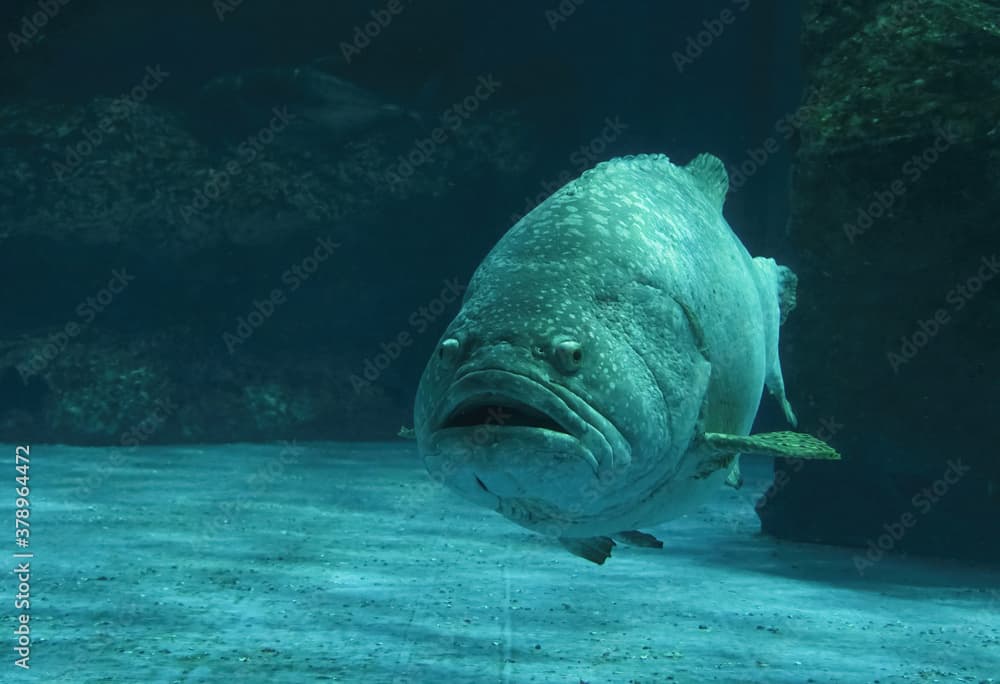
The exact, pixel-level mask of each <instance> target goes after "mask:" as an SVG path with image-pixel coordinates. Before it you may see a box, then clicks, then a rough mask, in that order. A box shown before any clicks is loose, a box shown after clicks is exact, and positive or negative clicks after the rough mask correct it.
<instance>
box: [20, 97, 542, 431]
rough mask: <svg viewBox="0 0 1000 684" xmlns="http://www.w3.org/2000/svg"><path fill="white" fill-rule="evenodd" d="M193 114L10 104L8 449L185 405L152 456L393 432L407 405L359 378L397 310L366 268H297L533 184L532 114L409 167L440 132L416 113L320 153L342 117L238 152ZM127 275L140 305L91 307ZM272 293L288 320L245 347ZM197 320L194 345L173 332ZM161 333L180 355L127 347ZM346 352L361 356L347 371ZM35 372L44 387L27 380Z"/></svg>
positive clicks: (258, 139)
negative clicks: (386, 310)
mask: <svg viewBox="0 0 1000 684" xmlns="http://www.w3.org/2000/svg"><path fill="white" fill-rule="evenodd" d="M323 84H325V85H327V86H329V85H330V82H329V81H326V80H324V81H323ZM179 112H180V108H179V107H170V106H161V105H159V104H154V103H152V102H138V101H132V100H129V99H128V98H106V97H98V98H93V99H91V100H89V101H87V102H85V103H82V104H66V103H62V104H57V103H54V102H50V101H46V100H38V99H17V98H13V99H10V100H7V101H5V102H4V103H3V104H2V105H0V212H2V214H3V216H4V221H3V224H2V226H0V241H2V243H3V249H2V250H0V265H2V267H3V269H4V272H5V274H6V277H7V278H9V280H10V282H17V283H18V287H17V296H16V297H9V301H7V302H6V303H5V313H6V314H7V315H9V320H11V321H16V325H13V326H10V327H8V328H7V329H6V330H5V332H4V334H3V336H0V388H4V387H8V386H9V388H10V394H8V395H7V398H6V399H5V400H4V401H2V402H0V430H2V432H3V434H7V435H9V436H10V438H11V440H12V441H18V440H23V439H27V438H29V437H31V438H34V439H38V440H45V441H58V442H66V443H88V444H113V443H118V442H119V441H120V440H121V435H122V433H123V432H125V431H127V430H128V429H129V426H132V425H135V424H137V423H141V422H142V421H143V420H144V415H145V413H147V412H148V411H150V410H152V408H151V406H152V404H151V403H150V402H152V401H154V400H155V399H164V398H169V399H170V400H171V401H175V402H176V404H177V406H178V407H179V408H178V409H177V411H176V414H174V415H175V417H174V419H173V420H172V421H166V422H165V423H164V426H162V427H161V428H158V429H157V430H156V431H155V434H154V435H152V436H151V437H150V438H149V439H150V440H156V441H171V440H173V441H178V440H179V441H189V440H196V441H204V440H212V441H214V440H248V439H264V440H269V439H278V438H283V436H288V437H292V436H295V437H298V438H306V437H307V436H311V437H312V438H315V439H321V438H322V439H330V438H342V439H351V438H362V437H367V438H379V437H381V438H388V437H390V436H392V435H394V434H395V432H396V430H397V428H398V426H399V423H401V422H403V420H404V419H405V416H406V415H407V414H408V413H409V402H410V398H409V397H408V396H405V395H404V394H403V393H401V392H398V391H397V390H396V389H394V385H393V383H394V382H396V379H395V378H389V377H388V376H387V377H385V378H382V379H380V383H379V384H378V385H377V386H375V385H373V386H370V387H367V388H365V389H364V390H356V389H355V388H354V387H353V386H352V384H351V383H350V382H349V380H348V378H349V376H350V375H351V374H356V373H357V372H358V371H359V368H361V367H362V366H363V364H364V357H365V355H366V354H370V352H371V348H372V347H371V346H370V345H372V342H371V340H370V339H368V338H364V337H363V335H364V334H365V333H364V330H363V329H361V328H359V327H358V326H355V325H351V324H350V323H349V322H350V321H354V320H358V319H360V318H361V317H368V316H371V315H372V311H373V310H374V307H375V306H381V304H379V303H378V302H377V299H378V298H377V297H372V296H369V295H367V294H365V295H359V294H358V292H357V290H358V284H357V280H356V279H355V280H352V279H351V278H350V277H349V276H351V275H352V273H353V270H352V269H354V268H355V265H354V264H356V263H357V262H358V259H359V258H358V257H357V256H356V257H355V259H354V263H353V264H352V263H351V260H344V259H340V260H339V261H338V266H337V268H336V269H334V268H323V269H322V271H321V272H320V273H319V275H317V276H315V277H313V278H311V279H310V281H309V283H308V286H307V287H302V285H303V284H304V283H305V277H303V276H301V275H297V274H296V273H295V272H294V269H295V268H296V267H298V266H300V265H301V264H302V263H303V262H304V260H305V259H311V258H312V255H313V254H314V252H315V250H317V249H319V247H317V245H319V244H321V243H323V242H324V241H325V242H326V243H328V244H342V243H350V242H353V243H355V244H357V243H359V242H365V241H367V242H370V243H375V244H376V245H378V247H377V248H378V249H380V250H391V249H396V248H397V246H396V245H400V244H405V243H406V241H407V240H409V241H412V242H413V243H415V244H422V241H423V240H424V239H425V238H424V237H423V236H422V235H421V233H420V231H410V233H409V234H407V235H400V232H401V231H400V230H399V229H398V226H399V225H400V224H401V222H402V221H403V220H404V217H405V218H406V219H411V218H412V215H413V212H414V211H415V210H414V206H415V204H414V203H420V204H419V206H420V207H430V206H432V205H433V204H434V203H435V202H436V201H437V199H438V198H440V197H443V196H445V195H447V194H449V193H453V192H456V191H460V190H461V188H462V187H463V184H480V185H483V184H486V183H488V182H490V181H492V180H494V179H496V178H503V177H514V176H516V175H517V174H518V173H520V172H522V171H523V169H524V167H525V165H526V164H528V163H531V160H533V159H534V156H535V152H534V150H533V149H532V145H531V144H530V143H529V138H528V137H527V136H526V134H525V133H524V132H525V131H529V130H532V127H531V126H530V125H527V126H522V125H520V124H519V123H518V122H519V121H520V118H521V117H520V115H519V114H518V113H517V112H516V111H515V110H511V109H506V110H504V109H497V110H495V111H484V112H481V113H479V114H477V116H476V117H475V118H469V119H468V120H466V121H463V122H462V125H461V127H460V128H457V129H454V130H449V131H448V138H447V144H443V145H439V146H438V147H437V149H436V150H435V153H434V155H433V157H432V158H429V159H426V160H424V161H423V162H422V163H421V164H419V166H418V167H417V168H416V169H413V170H411V171H410V172H408V173H400V172H399V170H400V169H401V168H402V164H401V162H400V160H401V159H404V160H405V159H406V158H407V157H408V155H410V154H411V153H412V152H413V151H414V150H415V149H416V147H415V145H416V142H417V141H418V140H420V139H421V137H420V136H422V135H424V134H423V133H422V131H421V130H420V129H419V127H418V126H417V124H416V122H414V121H413V120H412V119H411V118H409V117H407V116H404V119H405V121H406V124H405V126H404V127H403V128H400V127H399V126H398V125H396V124H397V123H398V121H397V122H396V123H393V124H392V125H387V126H382V125H381V124H380V123H379V122H369V123H367V124H366V128H365V135H364V136H363V137H362V136H353V135H352V136H350V139H348V140H341V141H340V142H339V143H338V144H337V145H335V146H331V147H328V148H322V147H319V146H317V145H315V144H312V143H311V142H310V140H309V139H308V136H297V135H295V134H294V128H295V126H296V125H299V124H303V125H305V126H306V127H310V126H311V127H312V130H313V131H315V130H317V127H327V128H328V127H329V125H330V122H329V121H328V120H323V119H322V118H320V119H317V120H315V121H312V122H306V121H305V120H304V117H305V114H304V113H301V112H300V113H297V112H296V110H295V108H294V107H290V108H288V109H287V110H283V109H282V108H281V106H280V105H279V104H276V105H275V107H274V108H273V109H271V110H267V111H265V112H264V114H265V115H266V118H265V119H264V120H263V121H261V123H260V126H259V127H258V129H257V130H255V131H254V132H253V133H251V134H250V135H248V136H247V137H245V138H242V139H239V140H233V141H228V142H223V143H222V144H219V142H218V141H214V142H212V143H207V142H206V141H203V140H202V139H201V138H200V137H199V136H198V135H197V134H196V133H195V132H194V131H193V129H192V126H191V120H190V118H189V117H187V116H185V115H184V114H183V113H179ZM296 117H298V118H296ZM390 118H391V117H390ZM300 119H301V120H300ZM372 249H374V248H372ZM355 254H357V252H356V253H355ZM383 255H384V252H383ZM372 259H373V260H374V259H375V256H374V255H373V256H372ZM306 263H311V262H306ZM313 266H315V264H313ZM122 267H125V268H126V270H127V271H128V272H129V273H130V278H134V281H135V282H134V283H130V284H129V285H128V287H127V289H125V291H124V294H121V295H120V296H117V295H116V296H115V298H114V300H113V301H111V302H110V303H102V304H101V305H100V307H98V308H92V307H91V306H90V305H89V304H86V301H87V300H86V298H87V297H93V296H95V295H98V294H99V293H103V294H107V295H108V296H110V293H109V292H105V290H106V288H105V287H104V284H105V283H106V282H107V281H108V278H109V274H110V273H112V272H113V271H114V270H115V269H121V268H122ZM312 272H313V271H312V270H309V274H311V273H312ZM307 275H308V274H307ZM354 275H356V273H354ZM275 287H280V288H284V292H285V293H286V294H288V295H289V300H290V301H292V300H293V301H292V303H290V304H288V305H287V306H285V307H284V308H283V309H282V311H281V312H280V313H279V314H278V316H279V317H281V321H280V322H278V321H275V322H273V323H268V324H267V325H266V326H264V331H263V332H256V329H255V330H254V331H252V332H253V334H254V339H253V341H252V343H250V344H248V345H246V346H243V345H240V348H239V349H238V350H232V349H229V350H227V346H228V345H227V343H226V342H225V341H224V339H223V334H224V333H225V332H227V331H232V330H234V329H235V328H236V326H237V324H238V322H239V321H240V320H242V319H243V318H246V317H247V316H248V315H249V314H253V315H259V314H258V313H254V312H255V307H256V305H257V303H258V302H259V301H263V299H264V298H265V297H266V296H267V295H268V293H269V292H272V291H273V289H274V288H275ZM387 287H388V286H387ZM293 291H294V292H295V294H294V297H293V296H292V295H291V293H292V292H293ZM103 294H102V296H103ZM78 302H79V305H78V306H77V308H74V305H76V304H77V303H78ZM331 303H337V305H336V306H335V307H331ZM331 308H333V309H334V313H333V315H322V316H316V315H315V312H317V311H327V310H329V309H331ZM286 312H293V313H289V314H287V315H286ZM403 321H404V322H405V321H406V314H405V313H404V314H403ZM181 325H183V326H186V327H187V330H188V332H187V333H185V334H182V335H179V336H178V335H174V334H173V333H172V332H171V331H173V330H175V329H176V328H177V327H178V326H181ZM71 327H72V328H73V330H74V331H75V332H72V333H68V332H67V331H68V330H69V329H70V328H71ZM140 330H141V331H143V332H141V333H140V332H139V331H140ZM158 334H164V335H168V336H169V337H170V338H171V339H174V340H175V342H176V346H169V345H168V346H161V347H159V348H157V349H153V350H150V351H149V352H148V354H147V355H146V356H143V358H142V359H139V358H135V357H133V356H131V355H130V353H129V352H128V351H127V350H128V348H130V347H131V346H132V345H134V344H138V343H139V340H140V338H141V337H143V336H151V337H155V336H156V335H158ZM330 340H336V344H334V345H333V348H335V349H341V350H350V352H353V356H351V355H350V352H348V351H345V356H344V357H342V358H341V357H337V358H333V357H332V356H331V342H330ZM181 343H183V344H181ZM46 350H50V351H53V355H52V359H48V358H44V357H45V356H46ZM39 359H42V360H41V361H39ZM32 362H34V364H35V365H36V366H38V367H39V368H38V371H37V372H32V373H29V374H24V373H22V372H21V371H20V370H19V367H22V368H23V367H25V364H29V365H30V364H31V363H32ZM272 366H273V368H272ZM191 368H199V369H201V370H202V372H200V373H192V372H191V371H190V369H191ZM248 368H249V369H254V370H253V373H254V378H256V379H254V378H251V377H248V376H247V375H246V374H247V373H248V372H249V371H248V370H247V369H248ZM397 370H398V369H397ZM227 374H228V377H231V380H229V381H226V382H221V381H219V378H220V377H222V376H227ZM257 376H259V377H257ZM397 384H398V383H397Z"/></svg>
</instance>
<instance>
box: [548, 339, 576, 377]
mask: <svg viewBox="0 0 1000 684" xmlns="http://www.w3.org/2000/svg"><path fill="white" fill-rule="evenodd" d="M555 362H556V366H557V367H558V368H559V370H561V371H562V372H563V373H575V372H577V371H578V370H580V365H581V364H582V363H583V347H582V345H581V344H580V343H579V342H577V341H576V340H563V341H561V342H558V343H557V344H556V345H555Z"/></svg>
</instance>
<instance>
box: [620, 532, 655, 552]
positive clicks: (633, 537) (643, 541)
mask: <svg viewBox="0 0 1000 684" xmlns="http://www.w3.org/2000/svg"><path fill="white" fill-rule="evenodd" d="M615 539H617V540H618V541H621V542H625V543H626V544H631V545H632V546H644V547H646V548H649V549H662V548H663V542H661V541H660V540H659V539H657V538H656V537H654V536H653V535H651V534H646V533H645V532H639V531H638V530H626V531H625V532H619V533H618V534H616V535H615Z"/></svg>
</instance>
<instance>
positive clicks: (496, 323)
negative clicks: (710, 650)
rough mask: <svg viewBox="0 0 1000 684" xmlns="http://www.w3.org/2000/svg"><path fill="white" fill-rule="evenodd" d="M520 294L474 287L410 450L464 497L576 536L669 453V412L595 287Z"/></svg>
mask: <svg viewBox="0 0 1000 684" xmlns="http://www.w3.org/2000/svg"><path fill="white" fill-rule="evenodd" d="M519 286H520V287H519V291H520V292H521V293H522V294H521V295H518V294H517V292H515V291H514V290H513V288H489V289H488V290H487V289H483V288H477V287H476V280H475V279H473V282H472V283H471V284H470V288H469V290H468V292H467V293H466V300H465V302H464V303H463V307H462V310H461V311H460V312H459V314H458V316H457V317H456V318H455V319H454V320H453V321H452V322H451V324H450V325H449V326H448V328H447V329H446V331H445V333H444V334H443V335H442V337H441V339H440V341H439V342H438V344H437V346H436V348H435V350H434V352H433V354H432V356H431V359H430V360H429V362H428V364H427V367H426V369H425V371H424V374H423V376H422V378H421V381H420V386H419V388H418V391H417V397H416V406H415V415H414V426H415V432H416V438H417V442H418V448H419V450H420V452H421V454H422V456H423V459H424V462H425V465H426V467H427V469H428V471H429V472H430V474H431V475H432V477H433V478H434V479H436V480H438V481H440V482H442V483H443V484H445V485H446V486H447V487H449V488H450V489H452V490H454V491H455V492H457V493H459V494H460V495H462V496H463V497H465V498H467V499H469V500H471V501H474V502H476V503H478V504H480V505H483V506H486V507H489V508H491V509H493V510H497V511H499V512H500V513H502V514H503V515H505V516H506V517H508V518H510V519H511V520H513V521H514V522H517V523H519V524H521V525H523V526H525V527H528V528H530V529H534V530H536V531H539V532H543V533H546V534H550V535H554V536H563V535H564V534H568V533H574V534H578V533H580V531H581V530H584V529H587V528H588V525H591V523H595V524H596V523H597V521H600V520H602V519H606V518H607V517H609V515H610V513H609V512H610V511H614V510H615V509H621V508H622V507H627V506H629V505H630V503H631V502H630V498H631V497H633V496H634V494H635V491H634V485H635V483H636V482H637V481H638V480H641V479H642V478H648V476H649V474H650V472H651V471H652V470H653V469H654V468H655V467H656V464H655V463H653V462H651V459H650V458H649V457H650V456H651V455H653V454H660V453H661V452H662V450H663V449H664V447H665V446H667V445H668V441H667V439H666V434H665V426H666V424H667V423H668V421H669V416H668V415H667V409H666V407H665V405H664V401H663V394H662V392H661V391H660V388H659V387H658V384H657V378H656V377H654V374H653V371H652V370H651V368H650V366H649V364H648V363H647V360H646V358H644V355H645V352H646V351H647V350H644V349H641V348H637V347H636V345H635V344H632V343H630V342H629V341H628V334H629V331H628V330H625V329H623V326H626V327H627V326H628V325H630V324H629V323H628V322H627V321H624V320H622V316H621V315H620V313H619V314H614V315H608V316H602V302H600V301H596V300H595V297H594V293H591V292H582V293H581V292H578V291H560V292H555V291H553V290H552V289H551V288H550V289H548V290H546V289H545V288H546V286H544V285H541V284H540V285H539V288H537V289H534V288H530V287H529V288H524V283H523V282H522V283H519ZM525 292H527V293H531V294H525Z"/></svg>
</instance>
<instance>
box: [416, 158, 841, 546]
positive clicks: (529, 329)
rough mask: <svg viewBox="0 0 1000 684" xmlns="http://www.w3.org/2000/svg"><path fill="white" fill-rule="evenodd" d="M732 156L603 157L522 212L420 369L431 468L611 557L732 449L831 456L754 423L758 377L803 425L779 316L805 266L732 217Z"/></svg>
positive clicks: (644, 538)
mask: <svg viewBox="0 0 1000 684" xmlns="http://www.w3.org/2000/svg"><path fill="white" fill-rule="evenodd" d="M728 189H729V179H728V176H727V173H726V169H725V166H724V165H723V163H722V162H721V161H720V160H719V159H718V158H716V157H714V156H712V155H708V154H703V155H701V156H699V157H697V158H695V159H694V160H693V161H692V162H691V163H689V164H688V165H687V166H677V165H675V164H673V163H671V162H670V160H669V159H667V157H665V156H663V155H640V156H634V157H624V158H618V159H612V160H610V161H607V162H604V163H602V164H599V165H598V166H596V167H595V168H593V169H590V170H589V171H587V172H585V173H584V174H583V175H582V176H580V177H579V178H577V179H576V180H573V181H571V182H570V183H568V184H567V185H565V186H564V187H562V188H560V189H559V190H557V191H556V192H555V193H554V194H553V195H552V196H551V197H549V198H548V199H546V200H545V201H544V202H543V203H542V204H540V205H539V206H538V207H536V208H535V209H534V210H532V211H531V212H530V213H528V214H527V215H526V216H525V217H524V218H522V219H521V220H520V221H518V222H517V223H516V224H515V225H514V226H513V227H512V228H511V229H510V230H509V231H508V232H507V233H506V235H504V236H503V238H502V239H501V240H500V241H499V242H498V243H497V244H496V246H495V247H494V248H493V249H492V251H490V253H489V254H488V255H487V256H486V258H485V259H484V261H483V262H482V264H480V266H479V268H478V269H477V270H476V272H475V274H474V275H473V277H472V279H471V281H470V282H469V286H468V288H467V290H466V292H465V296H464V299H463V301H462V307H461V310H460V311H459V313H458V314H457V315H456V316H455V319H454V320H453V321H452V322H451V323H450V324H449V325H448V327H447V329H446V330H445V331H444V334H443V335H442V337H441V339H440V341H439V342H438V344H437V347H436V349H435V351H434V353H433V354H432V356H431V359H430V361H429V362H428V364H427V367H426V369H425V371H424V373H423V376H422V377H421V380H420V385H419V387H418V389H417V395H416V401H415V408H414V428H413V431H412V436H415V437H416V440H417V447H418V450H419V452H420V454H421V455H422V457H423V460H424V463H425V465H426V467H427V469H428V471H429V472H430V474H431V475H432V477H434V478H435V479H436V480H438V481H440V482H443V483H444V484H445V485H446V486H447V487H449V488H451V489H453V490H455V491H456V492H458V493H459V494H461V495H462V496H464V497H466V498H468V499H470V500H472V501H474V502H476V503H478V504H481V505H483V506H486V507H488V508H491V509H493V510H496V511H498V512H499V513H501V514H502V515H504V516H506V517H507V518H509V519H510V520H512V521H514V522H516V523H518V524H519V525H523V526H524V527H527V528H529V529H531V530H535V531H537V532H540V533H543V534H546V535H551V536H554V537H556V538H558V539H559V541H560V542H561V543H562V544H563V545H564V546H566V547H567V548H568V549H569V550H570V551H572V552H573V553H575V554H577V555H580V556H582V557H584V558H587V559H588V560H591V561H593V562H595V563H603V562H604V560H605V559H606V558H607V557H608V556H609V555H610V553H611V548H612V547H613V546H614V545H615V542H614V539H618V540H619V541H625V542H626V543H631V544H635V545H643V546H656V547H662V543H661V542H660V541H659V540H658V539H656V538H655V537H653V536H652V535H650V534H647V533H644V532H640V531H639V528H642V527H646V526H649V525H655V524H657V523H661V522H664V521H667V520H670V519H671V518H675V517H677V516H679V515H682V514H684V513H686V512H689V511H691V510H692V509H693V508H694V507H696V506H698V505H700V504H701V503H702V502H704V501H705V500H706V499H707V498H708V497H709V496H711V495H712V493H713V492H716V491H718V490H719V488H720V487H721V486H722V485H724V484H727V483H728V484H730V485H733V486H738V484H739V483H740V482H741V479H740V476H739V454H740V453H762V454H769V455H772V456H783V457H790V458H818V459H836V458H840V455H839V454H838V453H837V452H836V451H835V450H834V449H833V448H831V447H829V446H828V445H827V444H825V443H823V442H822V441H820V440H818V439H816V438H814V437H811V436H809V435H805V434H800V433H795V432H775V433H766V434H760V435H754V436H748V433H749V431H750V427H751V424H752V423H753V420H754V416H755V415H756V413H757V408H758V405H759V403H760V400H761V395H762V393H763V389H764V386H765V385H766V386H767V388H768V389H769V390H770V391H771V393H772V394H773V395H774V396H775V397H776V398H777V400H778V401H779V402H781V406H782V408H783V410H784V413H785V416H786V418H787V420H788V421H789V422H790V423H791V424H792V425H793V426H794V425H795V423H796V419H795V414H794V413H793V411H792V407H791V406H790V404H789V402H788V399H787V398H786V396H785V387H784V381H783V379H782V375H781V365H780V363H779V359H778V328H779V326H780V325H781V323H782V322H784V320H785V317H786V315H787V314H788V312H789V311H790V310H791V309H792V308H793V307H794V305H795V288H796V282H797V279H796V277H795V275H794V273H792V271H791V270H789V269H788V268H785V267H783V266H779V265H777V264H776V263H775V262H774V260H773V259H767V258H761V257H756V258H752V257H751V256H750V254H749V253H748V252H747V250H746V248H745V247H744V246H743V244H742V243H741V242H740V240H739V238H737V237H736V235H735V234H734V233H733V231H732V229H731V228H730V227H729V224H728V223H727V222H726V220H725V219H724V218H723V215H722V205H723V201H724V200H725V197H726V193H727V192H728Z"/></svg>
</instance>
